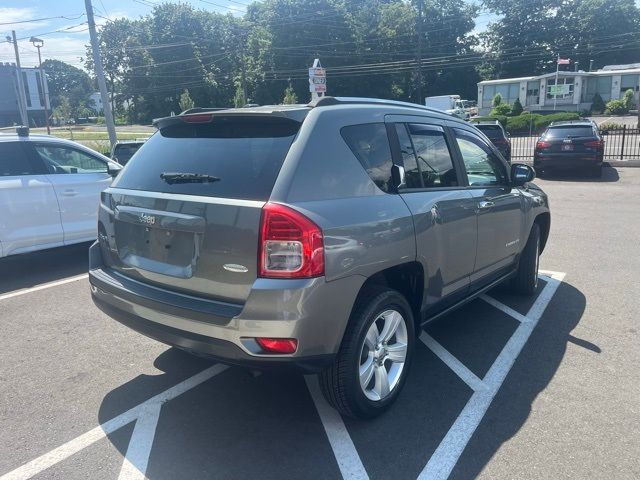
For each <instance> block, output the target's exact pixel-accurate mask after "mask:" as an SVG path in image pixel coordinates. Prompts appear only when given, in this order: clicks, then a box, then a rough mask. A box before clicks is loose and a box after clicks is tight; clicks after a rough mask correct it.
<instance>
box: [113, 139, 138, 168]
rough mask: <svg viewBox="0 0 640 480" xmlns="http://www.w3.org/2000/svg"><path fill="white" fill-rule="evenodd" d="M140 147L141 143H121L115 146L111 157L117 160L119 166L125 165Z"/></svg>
mask: <svg viewBox="0 0 640 480" xmlns="http://www.w3.org/2000/svg"><path fill="white" fill-rule="evenodd" d="M141 146H142V144H141V143H123V144H121V145H116V147H115V149H114V151H113V157H114V159H116V160H118V162H119V163H120V164H121V165H125V164H126V163H127V162H128V161H129V160H131V157H133V154H134V153H136V152H137V151H138V150H139V149H140V147H141Z"/></svg>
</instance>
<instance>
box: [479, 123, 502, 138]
mask: <svg viewBox="0 0 640 480" xmlns="http://www.w3.org/2000/svg"><path fill="white" fill-rule="evenodd" d="M476 126H477V127H478V129H480V131H481V132H482V133H484V134H485V135H486V136H487V137H489V138H502V137H504V134H503V133H502V129H501V128H500V127H499V126H497V125H476Z"/></svg>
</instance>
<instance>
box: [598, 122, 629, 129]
mask: <svg viewBox="0 0 640 480" xmlns="http://www.w3.org/2000/svg"><path fill="white" fill-rule="evenodd" d="M623 128H624V125H622V124H621V123H615V122H605V123H601V124H600V125H598V129H600V130H622V129H623Z"/></svg>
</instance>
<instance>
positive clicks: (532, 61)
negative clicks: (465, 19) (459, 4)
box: [481, 0, 640, 78]
mask: <svg viewBox="0 0 640 480" xmlns="http://www.w3.org/2000/svg"><path fill="white" fill-rule="evenodd" d="M483 4H484V6H485V7H486V8H487V9H488V10H490V11H491V12H492V13H493V14H495V15H497V16H499V19H498V20H496V21H494V22H491V23H490V25H489V27H488V29H487V31H486V32H484V33H483V34H482V36H481V41H482V43H483V47H484V51H485V52H487V53H486V54H484V60H485V62H484V64H483V69H484V71H491V69H493V74H494V77H493V78H495V77H496V76H497V77H498V78H504V77H521V76H526V75H532V74H539V73H543V72H552V71H554V70H555V68H556V65H555V62H556V58H557V55H561V56H562V57H563V58H571V60H572V61H574V62H575V61H578V62H579V63H580V65H581V66H583V68H585V67H587V66H588V65H589V60H593V61H594V66H596V67H599V66H603V65H605V64H615V63H629V62H630V61H638V60H640V45H638V43H637V42H629V41H626V40H624V39H626V38H635V37H634V35H636V36H637V35H638V34H639V33H640V9H639V8H638V6H637V5H636V3H635V2H634V0H563V1H558V0H527V1H523V0H519V1H514V0H483ZM621 42H622V45H621Z"/></svg>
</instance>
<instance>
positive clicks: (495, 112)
mask: <svg viewBox="0 0 640 480" xmlns="http://www.w3.org/2000/svg"><path fill="white" fill-rule="evenodd" d="M511 113H512V110H511V106H510V105H509V104H508V103H499V104H498V105H496V106H495V107H493V108H492V109H491V113H490V115H491V116H492V117H495V116H506V115H511Z"/></svg>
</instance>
